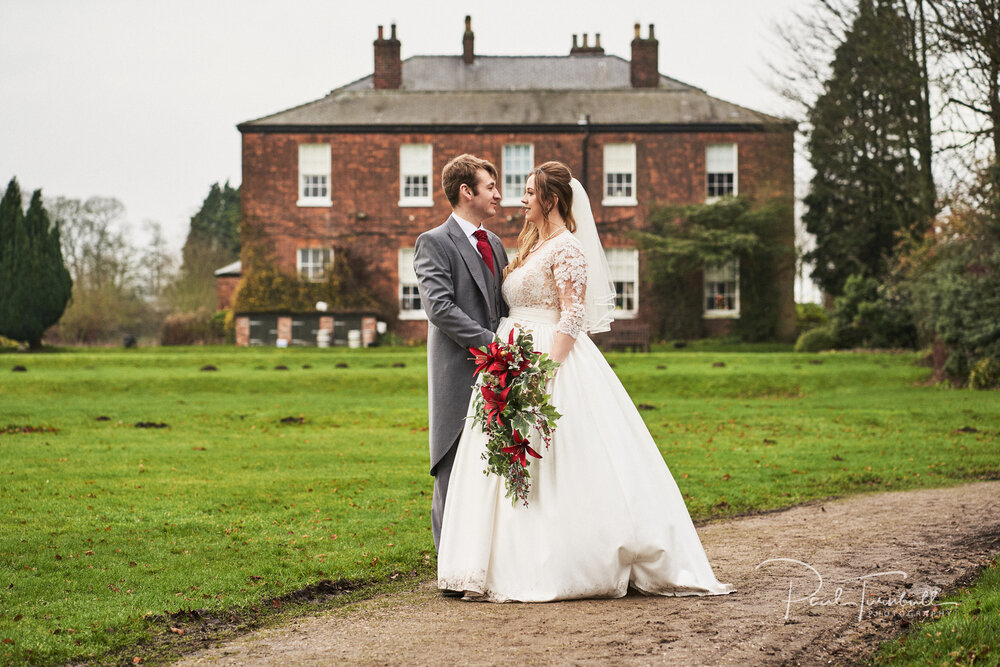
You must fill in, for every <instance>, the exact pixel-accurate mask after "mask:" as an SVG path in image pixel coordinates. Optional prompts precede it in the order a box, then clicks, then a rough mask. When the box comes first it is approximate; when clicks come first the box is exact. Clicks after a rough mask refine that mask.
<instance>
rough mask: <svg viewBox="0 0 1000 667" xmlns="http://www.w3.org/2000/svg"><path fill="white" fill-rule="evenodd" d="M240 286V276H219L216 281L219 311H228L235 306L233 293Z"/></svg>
mask: <svg viewBox="0 0 1000 667" xmlns="http://www.w3.org/2000/svg"><path fill="white" fill-rule="evenodd" d="M239 284H240V277H239V276H219V277H218V278H216V279H215V296H216V299H217V300H218V309H219V310H226V309H227V308H229V307H231V306H232V305H233V292H235V291H236V287H237V285H239Z"/></svg>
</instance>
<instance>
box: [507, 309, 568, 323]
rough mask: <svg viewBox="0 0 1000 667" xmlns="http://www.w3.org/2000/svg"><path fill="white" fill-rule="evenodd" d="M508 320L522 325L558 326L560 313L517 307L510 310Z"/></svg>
mask: <svg viewBox="0 0 1000 667" xmlns="http://www.w3.org/2000/svg"><path fill="white" fill-rule="evenodd" d="M507 319H509V320H511V321H513V322H520V323H522V324H527V323H529V322H530V323H532V324H558V323H559V311H558V310H547V309H545V308H527V307H525V306H515V307H514V308H511V309H510V314H509V315H508V316H507Z"/></svg>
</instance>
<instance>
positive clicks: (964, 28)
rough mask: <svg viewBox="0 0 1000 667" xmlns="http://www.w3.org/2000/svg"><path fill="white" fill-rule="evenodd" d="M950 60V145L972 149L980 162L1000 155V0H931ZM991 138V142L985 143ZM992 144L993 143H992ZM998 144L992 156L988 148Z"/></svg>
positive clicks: (942, 73)
mask: <svg viewBox="0 0 1000 667" xmlns="http://www.w3.org/2000/svg"><path fill="white" fill-rule="evenodd" d="M926 2H927V4H928V6H929V7H930V9H931V13H932V15H933V17H932V21H931V30H933V33H934V36H935V37H936V39H937V42H938V44H939V46H940V48H941V51H942V53H941V57H942V61H943V63H944V66H942V67H940V68H939V85H940V86H941V88H942V92H943V94H944V97H945V99H946V107H948V108H949V110H950V111H951V113H950V114H947V115H946V117H945V120H946V122H947V125H946V129H947V130H948V131H951V132H953V133H954V134H955V137H956V140H955V141H954V142H953V143H952V144H950V145H949V146H948V148H955V149H969V151H968V153H967V154H968V155H970V156H971V159H972V162H973V163H974V162H975V161H976V160H977V158H978V159H982V158H984V157H986V159H987V160H989V161H991V162H993V161H996V160H997V159H998V156H1000V0H926ZM984 142H985V143H987V144H988V145H987V146H986V147H984V146H983V144H984ZM989 144H991V145H989ZM989 149H992V158H990V157H988V156H987V155H985V154H984V153H985V151H986V150H989Z"/></svg>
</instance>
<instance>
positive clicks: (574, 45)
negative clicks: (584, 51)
mask: <svg viewBox="0 0 1000 667" xmlns="http://www.w3.org/2000/svg"><path fill="white" fill-rule="evenodd" d="M576 48H577V46H576V35H573V51H576ZM570 53H572V51H571V52H570Z"/></svg>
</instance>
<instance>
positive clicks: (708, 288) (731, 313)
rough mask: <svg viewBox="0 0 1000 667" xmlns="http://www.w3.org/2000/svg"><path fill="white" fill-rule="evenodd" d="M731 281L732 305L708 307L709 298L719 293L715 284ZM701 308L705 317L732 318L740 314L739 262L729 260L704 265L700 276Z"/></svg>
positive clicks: (714, 298)
mask: <svg viewBox="0 0 1000 667" xmlns="http://www.w3.org/2000/svg"><path fill="white" fill-rule="evenodd" d="M723 282H724V283H732V291H733V307H732V308H728V309H727V308H709V307H708V303H709V299H711V300H712V301H713V302H714V301H715V300H716V299H717V298H718V296H719V295H720V294H721V292H719V290H718V288H717V287H716V285H718V284H719V283H723ZM702 286H703V287H702V294H703V297H702V308H703V310H704V317H705V318H706V319H727V318H728V319H734V318H738V317H739V316H740V263H739V260H736V259H734V260H731V261H729V262H726V263H725V264H722V265H711V264H710V265H706V266H705V268H704V270H703V278H702Z"/></svg>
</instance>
